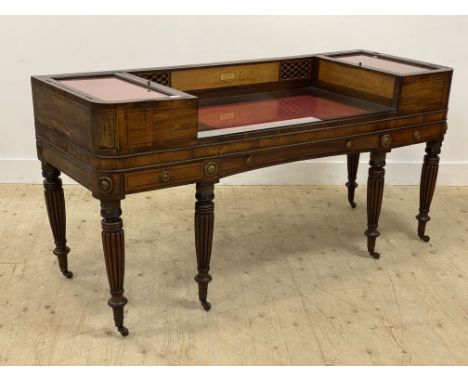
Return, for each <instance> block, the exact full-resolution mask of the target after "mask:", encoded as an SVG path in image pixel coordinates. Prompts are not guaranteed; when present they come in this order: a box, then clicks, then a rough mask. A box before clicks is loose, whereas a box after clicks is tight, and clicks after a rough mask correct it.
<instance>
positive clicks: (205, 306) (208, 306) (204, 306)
mask: <svg viewBox="0 0 468 382" xmlns="http://www.w3.org/2000/svg"><path fill="white" fill-rule="evenodd" d="M200 302H201V304H202V306H203V309H205V310H206V311H207V312H208V311H209V310H210V309H211V304H210V303H209V302H208V301H206V300H205V301H200Z"/></svg>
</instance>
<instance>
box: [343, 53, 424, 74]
mask: <svg viewBox="0 0 468 382" xmlns="http://www.w3.org/2000/svg"><path fill="white" fill-rule="evenodd" d="M334 58H335V59H337V60H341V61H346V62H350V63H352V64H355V65H359V64H361V65H364V66H367V67H369V68H374V69H383V70H389V71H391V72H394V73H399V74H411V73H416V72H424V71H430V70H431V69H430V68H428V67H425V66H419V65H413V64H409V63H404V62H398V61H394V60H389V59H388V58H385V57H379V56H377V55H370V54H352V55H349V56H341V57H334Z"/></svg>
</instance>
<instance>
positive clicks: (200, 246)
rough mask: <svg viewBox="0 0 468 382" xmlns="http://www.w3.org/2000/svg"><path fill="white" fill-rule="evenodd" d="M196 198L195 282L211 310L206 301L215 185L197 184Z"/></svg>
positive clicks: (203, 304) (206, 302)
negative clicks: (196, 271)
mask: <svg viewBox="0 0 468 382" xmlns="http://www.w3.org/2000/svg"><path fill="white" fill-rule="evenodd" d="M196 187H197V190H196V194H195V198H196V199H197V201H196V203H195V250H196V252H197V264H198V266H197V270H198V273H197V275H196V276H195V281H196V282H197V283H198V298H199V299H200V302H201V304H202V306H203V308H204V309H205V310H207V311H208V310H210V308H211V304H210V303H209V302H208V301H206V297H207V294H208V283H209V282H210V281H211V279H212V278H211V276H210V274H209V271H210V258H211V247H212V243H213V224H214V203H213V199H214V185H213V184H212V183H197V186H196Z"/></svg>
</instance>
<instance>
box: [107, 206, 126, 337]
mask: <svg viewBox="0 0 468 382" xmlns="http://www.w3.org/2000/svg"><path fill="white" fill-rule="evenodd" d="M120 215H122V210H121V209H120V200H111V201H106V200H101V216H102V220H101V227H102V247H103V249H104V260H105V262H106V270H107V278H108V279H109V286H110V294H111V298H110V299H109V301H108V304H109V306H110V307H111V308H112V310H113V313H114V323H115V326H116V327H117V329H118V331H119V332H120V334H122V336H127V335H128V329H127V328H126V327H125V326H124V306H125V305H126V304H127V299H126V298H125V296H124V295H123V294H124V288H123V284H124V271H125V246H124V231H123V228H122V227H123V224H122V219H121V218H120Z"/></svg>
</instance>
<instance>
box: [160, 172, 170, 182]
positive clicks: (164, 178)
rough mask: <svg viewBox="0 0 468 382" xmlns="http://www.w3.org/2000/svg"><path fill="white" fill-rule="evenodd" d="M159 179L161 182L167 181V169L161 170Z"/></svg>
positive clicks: (168, 173) (168, 174)
mask: <svg viewBox="0 0 468 382" xmlns="http://www.w3.org/2000/svg"><path fill="white" fill-rule="evenodd" d="M159 179H161V182H167V181H168V180H169V179H171V174H170V172H169V171H163V172H161V174H160V175H159Z"/></svg>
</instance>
